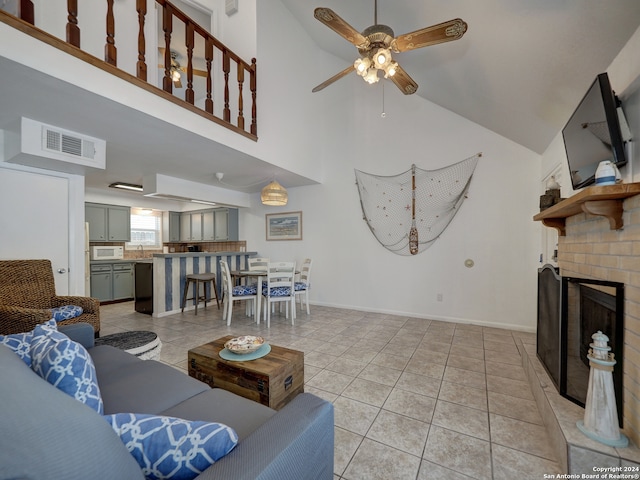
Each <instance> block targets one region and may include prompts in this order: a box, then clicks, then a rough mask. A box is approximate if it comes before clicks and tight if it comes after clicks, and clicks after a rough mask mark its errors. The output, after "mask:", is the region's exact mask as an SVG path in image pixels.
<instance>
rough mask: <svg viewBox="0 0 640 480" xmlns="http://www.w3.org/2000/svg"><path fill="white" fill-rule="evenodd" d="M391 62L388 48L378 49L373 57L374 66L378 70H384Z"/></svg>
mask: <svg viewBox="0 0 640 480" xmlns="http://www.w3.org/2000/svg"><path fill="white" fill-rule="evenodd" d="M391 60H392V59H391V51H390V50H389V49H388V48H379V49H378V51H377V52H376V53H375V54H374V56H373V61H374V64H375V66H376V68H377V69H380V70H384V68H385V67H386V66H387V65H388V64H389V63H390V62H391Z"/></svg>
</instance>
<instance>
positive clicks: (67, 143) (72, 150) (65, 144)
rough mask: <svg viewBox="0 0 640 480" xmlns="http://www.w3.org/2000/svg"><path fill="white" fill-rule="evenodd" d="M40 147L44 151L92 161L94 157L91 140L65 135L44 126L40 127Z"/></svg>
mask: <svg viewBox="0 0 640 480" xmlns="http://www.w3.org/2000/svg"><path fill="white" fill-rule="evenodd" d="M42 147H43V148H44V149H45V150H50V151H53V152H60V153H66V154H67V155H75V156H76V157H84V158H89V159H92V160H93V159H94V158H95V156H96V147H95V144H94V143H93V142H92V141H91V140H85V139H82V138H80V137H74V136H72V135H67V134H65V133H62V132H59V131H56V130H53V129H51V128H49V127H45V126H43V127H42Z"/></svg>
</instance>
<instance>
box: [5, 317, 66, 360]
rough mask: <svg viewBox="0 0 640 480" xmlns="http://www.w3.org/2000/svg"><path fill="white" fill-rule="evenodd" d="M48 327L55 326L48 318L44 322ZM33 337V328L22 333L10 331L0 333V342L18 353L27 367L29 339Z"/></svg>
mask: <svg viewBox="0 0 640 480" xmlns="http://www.w3.org/2000/svg"><path fill="white" fill-rule="evenodd" d="M44 325H48V326H50V327H53V328H56V322H55V321H54V320H49V321H48V322H46V323H44ZM32 338H33V330H31V331H30V332H24V333H12V334H9V335H0V344H2V345H6V346H7V347H9V348H10V349H11V350H13V351H14V352H15V353H16V355H18V356H19V357H20V358H21V359H22V361H23V362H24V363H26V364H27V367H30V366H31V339H32Z"/></svg>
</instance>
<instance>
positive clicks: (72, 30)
mask: <svg viewBox="0 0 640 480" xmlns="http://www.w3.org/2000/svg"><path fill="white" fill-rule="evenodd" d="M67 13H68V15H67V43H70V44H71V45H73V46H74V47H78V48H80V28H78V0H67Z"/></svg>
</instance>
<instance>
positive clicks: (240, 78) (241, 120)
mask: <svg viewBox="0 0 640 480" xmlns="http://www.w3.org/2000/svg"><path fill="white" fill-rule="evenodd" d="M243 84H244V62H238V128H241V129H242V130H244V115H243V113H242V109H243V108H244V102H243V99H242V87H243Z"/></svg>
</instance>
